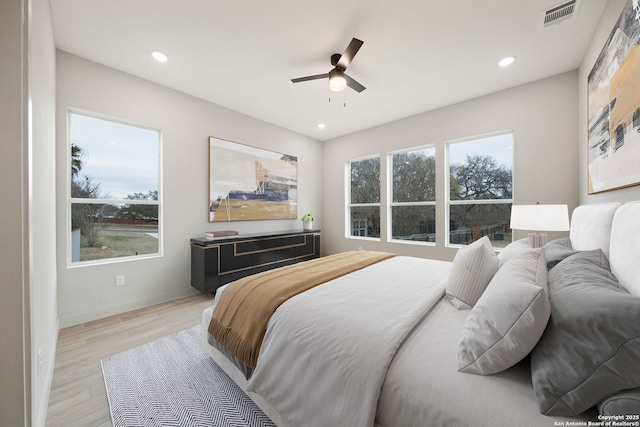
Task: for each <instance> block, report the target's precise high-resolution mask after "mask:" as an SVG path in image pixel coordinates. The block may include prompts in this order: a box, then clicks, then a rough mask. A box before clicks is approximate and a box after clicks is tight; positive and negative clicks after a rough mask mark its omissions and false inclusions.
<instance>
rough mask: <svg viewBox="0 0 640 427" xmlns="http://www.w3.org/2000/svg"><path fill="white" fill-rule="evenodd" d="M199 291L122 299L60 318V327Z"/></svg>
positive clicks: (136, 308)
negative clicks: (115, 302)
mask: <svg viewBox="0 0 640 427" xmlns="http://www.w3.org/2000/svg"><path fill="white" fill-rule="evenodd" d="M197 293H199V292H198V291H197V290H196V289H191V288H189V289H185V290H182V291H180V292H174V293H171V294H164V295H157V296H154V297H149V298H142V299H133V300H128V301H120V302H118V303H117V304H112V305H109V306H105V307H100V308H96V309H93V310H88V311H83V312H80V313H74V314H70V315H67V316H61V317H60V318H59V322H60V328H68V327H70V326H76V325H81V324H83V323H87V322H92V321H94V320H99V319H104V318H105V317H110V316H115V315H118V314H122V313H126V312H128V311H133V310H138V309H140V308H145V307H149V306H152V305H156V304H162V303H164V302H169V301H174V300H177V299H180V298H184V297H188V296H191V295H195V294H197Z"/></svg>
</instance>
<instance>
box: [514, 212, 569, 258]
mask: <svg viewBox="0 0 640 427" xmlns="http://www.w3.org/2000/svg"><path fill="white" fill-rule="evenodd" d="M511 229H512V230H529V231H533V232H532V233H529V245H530V246H531V247H533V248H539V247H542V246H544V245H545V244H546V243H547V237H548V236H547V234H544V233H541V231H567V230H569V208H568V207H567V205H540V204H537V205H513V206H511Z"/></svg>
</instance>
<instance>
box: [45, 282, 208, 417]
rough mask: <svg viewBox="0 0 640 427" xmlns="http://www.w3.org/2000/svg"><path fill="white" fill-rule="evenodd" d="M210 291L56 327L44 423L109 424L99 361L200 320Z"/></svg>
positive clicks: (107, 405)
mask: <svg viewBox="0 0 640 427" xmlns="http://www.w3.org/2000/svg"><path fill="white" fill-rule="evenodd" d="M212 304H213V295H212V294H200V295H194V296H191V297H187V298H183V299H179V300H176V301H171V302H168V303H163V304H159V305H155V306H153V307H147V308H143V309H140V310H136V311H132V312H129V313H123V314H120V315H117V316H113V317H108V318H106V319H101V320H96V321H94V322H90V323H85V324H82V325H78V326H73V327H70V328H65V329H61V330H60V333H59V335H58V347H57V351H56V364H55V369H54V373H53V383H52V386H51V395H50V397H49V408H48V411H47V421H46V426H47V427H58V426H60V427H62V426H64V427H91V426H98V427H110V426H111V417H110V415H109V403H108V402H107V395H106V391H105V387H104V381H103V379H102V368H101V365H100V360H102V359H104V358H105V357H108V356H111V355H113V354H116V353H119V352H121V351H124V350H127V349H130V348H133V347H137V346H139V345H142V344H145V343H148V342H151V341H154V340H156V339H158V338H161V337H164V336H167V335H171V334H173V333H176V332H178V331H181V330H184V329H187V328H189V327H191V326H193V325H196V324H199V323H200V317H201V315H202V310H204V309H205V308H207V307H210V306H211V305H212Z"/></svg>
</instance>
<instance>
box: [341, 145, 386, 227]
mask: <svg viewBox="0 0 640 427" xmlns="http://www.w3.org/2000/svg"><path fill="white" fill-rule="evenodd" d="M348 169H349V171H348V173H349V180H350V185H349V196H348V200H349V203H348V210H349V213H348V218H349V235H350V236H358V237H373V238H380V157H373V158H369V159H363V160H354V161H351V162H349V163H348Z"/></svg>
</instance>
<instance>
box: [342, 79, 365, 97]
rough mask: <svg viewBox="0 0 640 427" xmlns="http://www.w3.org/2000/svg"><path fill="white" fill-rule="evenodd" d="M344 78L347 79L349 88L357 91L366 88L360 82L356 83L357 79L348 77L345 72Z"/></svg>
mask: <svg viewBox="0 0 640 427" xmlns="http://www.w3.org/2000/svg"><path fill="white" fill-rule="evenodd" d="M344 79H345V80H346V81H347V86H349V87H350V88H351V89H353V90H355V91H356V92H358V93H360V92H362V91H363V90H365V89H366V87H364V86H362V85H361V84H360V83H358V82H357V81H355V80H354V79H353V78H351V77H349V76H348V75H346V74H345V75H344Z"/></svg>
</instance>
